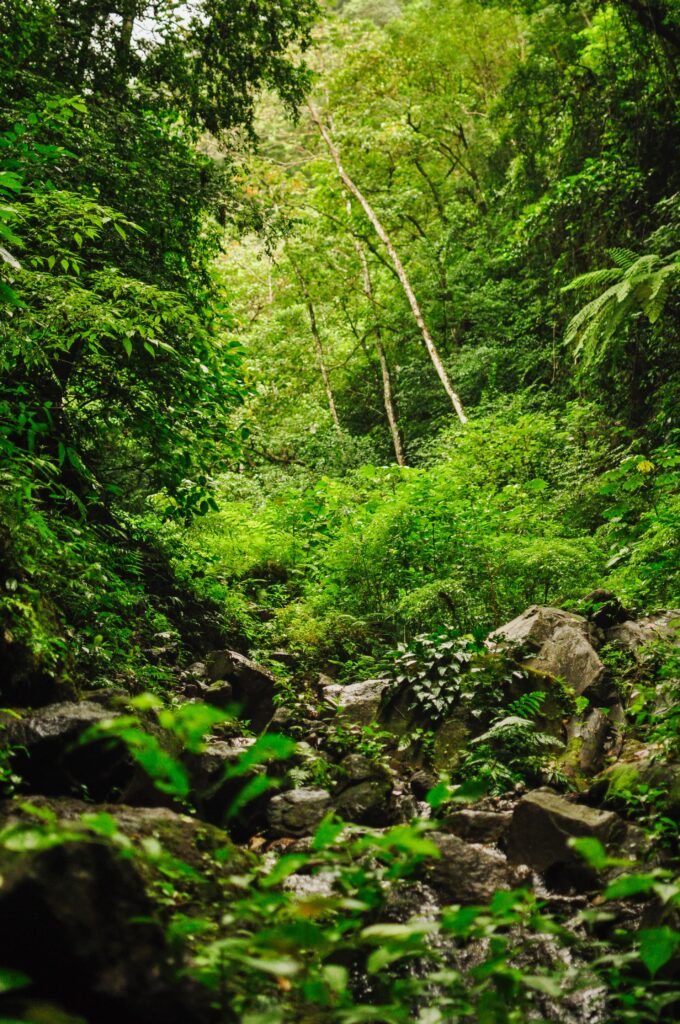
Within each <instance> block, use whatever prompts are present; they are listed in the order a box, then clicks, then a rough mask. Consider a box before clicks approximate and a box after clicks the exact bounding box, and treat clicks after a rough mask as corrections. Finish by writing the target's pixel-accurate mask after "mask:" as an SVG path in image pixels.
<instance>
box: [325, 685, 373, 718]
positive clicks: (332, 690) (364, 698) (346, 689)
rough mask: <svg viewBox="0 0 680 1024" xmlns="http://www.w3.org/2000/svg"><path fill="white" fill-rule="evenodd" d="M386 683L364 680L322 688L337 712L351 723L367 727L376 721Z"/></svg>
mask: <svg viewBox="0 0 680 1024" xmlns="http://www.w3.org/2000/svg"><path fill="white" fill-rule="evenodd" d="M387 685H388V683H387V680H386V679H365V680H364V681H363V682H361V683H350V684H349V685H348V686H339V685H338V684H337V683H335V684H333V685H332V686H327V687H325V688H324V693H325V694H326V695H327V696H328V697H330V698H331V699H332V700H333V701H334V702H335V703H336V704H337V706H338V711H339V712H340V713H341V714H342V715H343V716H344V717H345V718H348V719H350V720H351V721H352V722H357V723H359V724H360V725H369V724H370V723H372V722H375V721H377V719H378V712H379V710H380V704H381V701H382V696H383V693H384V691H385V688H386V687H387Z"/></svg>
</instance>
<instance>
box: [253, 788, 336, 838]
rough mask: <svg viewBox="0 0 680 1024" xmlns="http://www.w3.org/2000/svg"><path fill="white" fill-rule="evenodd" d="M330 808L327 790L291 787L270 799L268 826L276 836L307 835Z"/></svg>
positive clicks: (329, 796)
mask: <svg viewBox="0 0 680 1024" xmlns="http://www.w3.org/2000/svg"><path fill="white" fill-rule="evenodd" d="M330 810H331V795H330V793H329V792H328V791H327V790H325V789H311V788H310V789H307V788H303V789H291V790H290V791H289V792H287V793H279V794H278V795H277V796H275V797H274V798H273V799H272V800H271V802H270V804H269V811H268V816H269V827H270V829H271V831H272V832H273V833H274V835H277V836H295V837H296V838H299V837H301V836H309V835H311V834H312V833H313V832H314V831H315V830H316V828H317V826H318V825H319V824H320V822H321V820H322V819H323V818H324V817H325V815H326V814H327V813H328V811H330Z"/></svg>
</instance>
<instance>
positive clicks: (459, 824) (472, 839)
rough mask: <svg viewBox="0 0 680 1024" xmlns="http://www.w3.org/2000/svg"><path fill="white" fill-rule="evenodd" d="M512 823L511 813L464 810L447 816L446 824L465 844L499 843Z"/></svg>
mask: <svg viewBox="0 0 680 1024" xmlns="http://www.w3.org/2000/svg"><path fill="white" fill-rule="evenodd" d="M511 822H512V811H475V810H473V809H471V808H465V809H463V810H460V811H453V812H452V813H451V814H449V815H447V818H446V824H447V826H448V827H449V828H451V829H452V830H453V831H454V832H455V833H456V835H457V836H460V838H461V839H464V840H465V841H466V842H467V843H500V842H501V840H502V839H503V838H504V836H505V835H506V834H507V832H508V830H509V828H510V823H511Z"/></svg>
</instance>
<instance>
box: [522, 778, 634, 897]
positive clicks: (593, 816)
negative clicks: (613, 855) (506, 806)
mask: <svg viewBox="0 0 680 1024" xmlns="http://www.w3.org/2000/svg"><path fill="white" fill-rule="evenodd" d="M625 833H626V827H625V824H624V822H623V821H622V820H621V818H619V816H618V814H614V813H613V812H612V811H603V810H599V809H597V808H594V807H586V806H584V805H582V804H576V803H574V802H573V801H571V800H568V799H567V798H566V797H564V796H560V795H559V794H558V793H555V792H554V791H553V790H551V789H547V788H545V789H537V790H534V791H533V792H531V793H527V794H526V796H524V797H523V798H522V799H521V800H520V801H519V803H518V804H517V806H516V807H515V811H514V814H513V817H512V824H511V826H510V832H509V835H508V847H507V849H508V857H509V859H510V860H511V861H512V863H514V864H528V865H529V867H530V868H533V870H534V871H538V872H539V873H541V874H545V873H546V872H550V873H551V877H552V881H553V882H554V883H555V884H558V883H559V884H562V881H563V880H564V882H565V884H571V883H574V884H578V883H585V884H586V885H587V884H588V883H589V882H591V881H592V880H593V879H592V877H591V875H590V873H589V872H588V870H587V868H586V867H585V865H584V862H583V860H582V858H581V857H579V855H578V854H577V853H576V852H575V851H574V850H573V849H572V848H571V846H570V844H569V840H570V839H580V838H584V837H587V838H591V839H597V840H598V841H599V842H600V843H602V845H603V846H604V847H605V849H608V850H610V851H612V852H613V851H616V850H617V849H618V847H619V845H620V844H621V843H622V842H623V840H624V839H625Z"/></svg>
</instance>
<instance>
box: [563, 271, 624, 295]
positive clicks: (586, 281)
mask: <svg viewBox="0 0 680 1024" xmlns="http://www.w3.org/2000/svg"><path fill="white" fill-rule="evenodd" d="M620 277H621V271H620V270H619V269H618V268H617V267H603V268H602V269H601V270H589V271H588V273H587V274H580V275H579V276H578V277H575V278H574V280H573V281H570V282H569V284H565V285H564V287H563V288H560V291H561V292H573V291H577V290H578V289H579V288H587V287H588V286H589V285H591V284H609V283H610V282H614V281H618V280H619V279H620Z"/></svg>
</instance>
